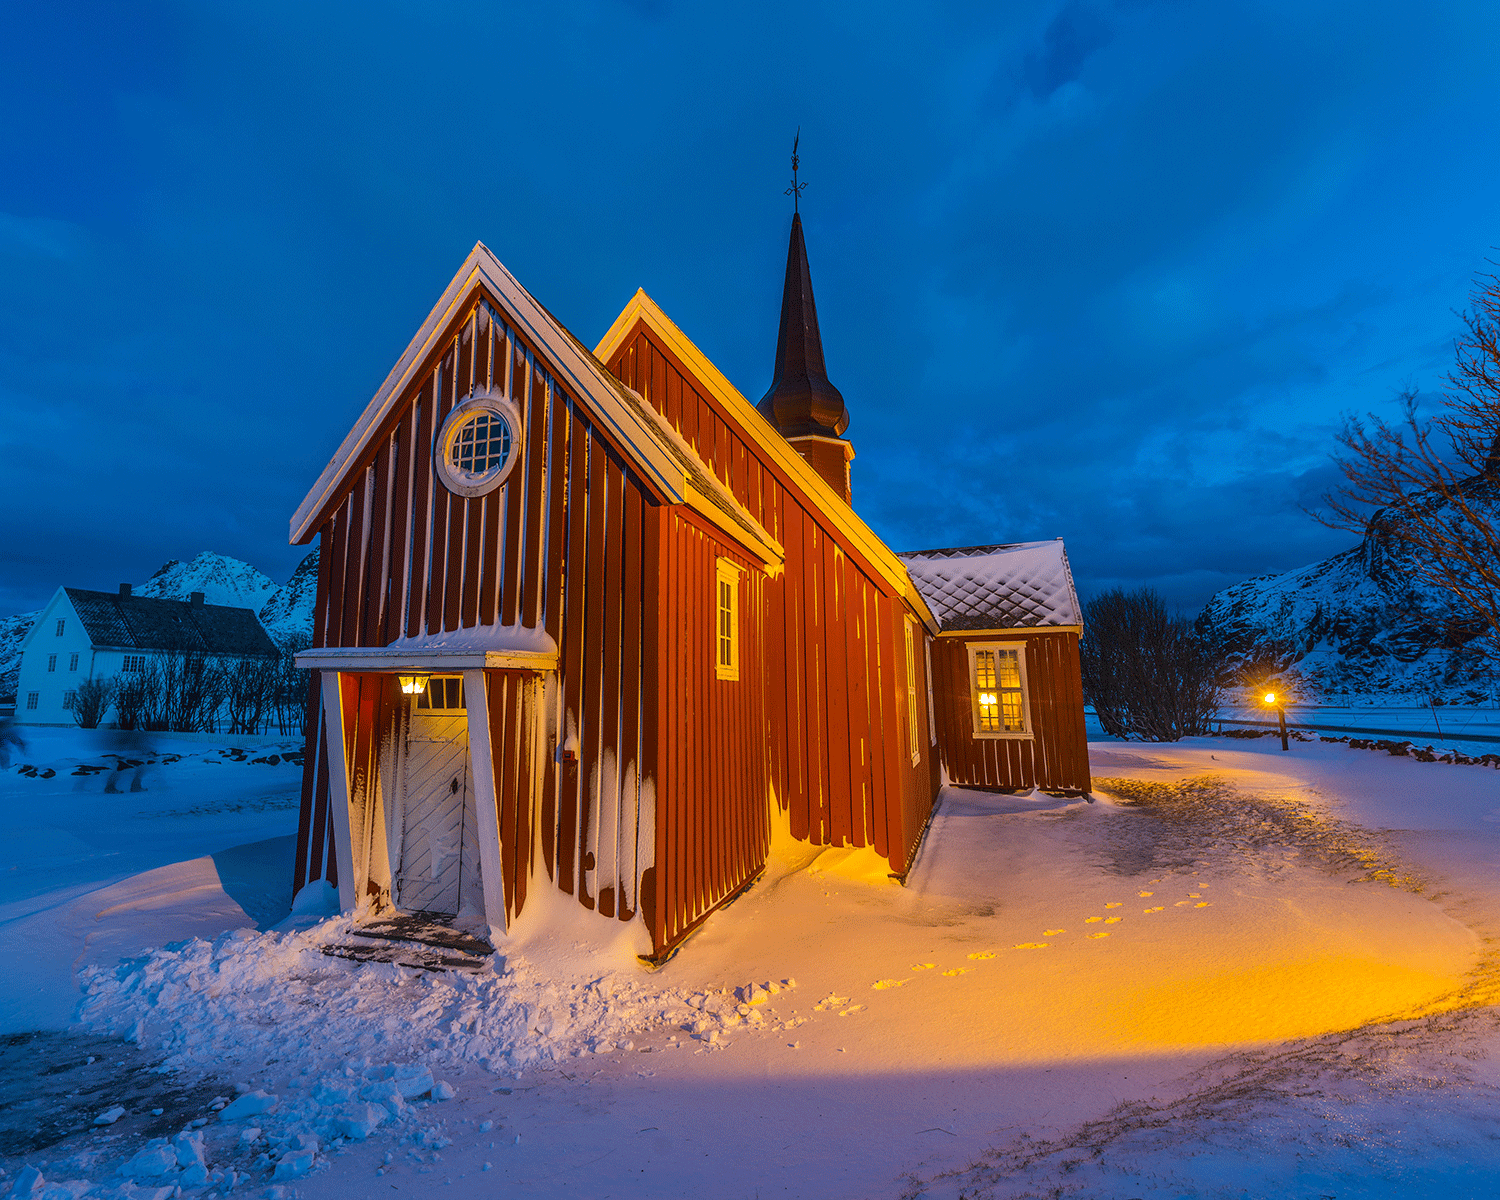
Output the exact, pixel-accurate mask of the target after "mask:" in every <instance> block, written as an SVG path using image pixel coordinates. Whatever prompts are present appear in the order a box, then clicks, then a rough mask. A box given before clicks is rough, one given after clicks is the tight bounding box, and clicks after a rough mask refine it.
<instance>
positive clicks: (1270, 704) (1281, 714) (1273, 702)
mask: <svg viewBox="0 0 1500 1200" xmlns="http://www.w3.org/2000/svg"><path fill="white" fill-rule="evenodd" d="M1265 703H1266V707H1267V708H1274V709H1275V710H1276V716H1277V717H1278V718H1279V719H1280V721H1281V748H1282V749H1283V750H1290V749H1291V747H1290V746H1289V745H1287V741H1286V709H1284V708H1283V707H1282V706H1281V703H1280V702H1279V701H1278V700H1277V699H1276V693H1275V692H1267V693H1266V694H1265Z"/></svg>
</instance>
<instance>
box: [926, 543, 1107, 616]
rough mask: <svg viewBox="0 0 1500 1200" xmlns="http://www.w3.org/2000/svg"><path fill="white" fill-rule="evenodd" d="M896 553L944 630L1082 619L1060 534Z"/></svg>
mask: <svg viewBox="0 0 1500 1200" xmlns="http://www.w3.org/2000/svg"><path fill="white" fill-rule="evenodd" d="M897 557H899V558H900V559H901V561H902V562H904V563H905V564H906V569H907V570H908V571H909V572H911V578H912V582H913V583H915V584H916V585H917V590H918V591H919V592H921V593H922V598H923V599H924V600H926V601H927V604H928V606H929V607H930V608H931V609H932V612H933V615H934V616H936V617H937V619H938V624H939V625H940V626H941V627H942V628H943V630H944V631H947V630H953V629H1027V628H1032V627H1037V626H1047V625H1081V624H1082V623H1083V618H1082V616H1081V609H1080V608H1079V604H1078V593H1077V591H1076V590H1075V589H1074V587H1073V571H1072V569H1071V568H1070V567H1069V566H1068V554H1067V551H1066V550H1064V549H1063V543H1062V539H1061V538H1058V539H1056V540H1055V541H1050V542H1013V543H1011V544H1009V545H999V546H955V547H953V548H951V549H947V550H913V551H910V552H908V553H906V554H901V555H898V556H897Z"/></svg>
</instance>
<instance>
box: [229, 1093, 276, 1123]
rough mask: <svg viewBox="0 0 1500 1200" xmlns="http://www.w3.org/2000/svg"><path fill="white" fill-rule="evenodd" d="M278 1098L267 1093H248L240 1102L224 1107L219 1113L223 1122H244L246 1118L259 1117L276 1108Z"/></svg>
mask: <svg viewBox="0 0 1500 1200" xmlns="http://www.w3.org/2000/svg"><path fill="white" fill-rule="evenodd" d="M277 1101H278V1097H276V1096H268V1095H267V1094H266V1093H265V1092H246V1093H245V1094H244V1095H243V1096H241V1097H240V1098H239V1099H238V1100H235V1101H233V1102H231V1103H229V1104H227V1105H225V1106H224V1108H223V1109H222V1110H220V1112H219V1120H221V1121H243V1120H244V1119H245V1118H246V1117H255V1116H259V1115H260V1114H261V1113H263V1112H270V1111H271V1110H272V1109H273V1108H275V1107H276V1104H277Z"/></svg>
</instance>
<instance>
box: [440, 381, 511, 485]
mask: <svg viewBox="0 0 1500 1200" xmlns="http://www.w3.org/2000/svg"><path fill="white" fill-rule="evenodd" d="M521 440H522V438H521V413H520V410H519V409H517V408H516V406H515V404H514V403H513V402H512V401H511V400H510V398H509V397H508V396H505V395H502V394H501V393H499V392H481V393H479V394H478V395H475V396H470V397H469V398H468V399H467V400H465V401H464V402H463V403H462V404H459V405H456V406H455V407H454V409H453V411H452V412H450V413H449V414H448V415H447V417H446V418H444V420H443V424H442V427H441V428H440V429H439V430H438V436H437V441H436V443H435V444H434V445H433V447H432V459H433V467H434V469H435V470H436V472H437V476H438V478H439V479H441V480H442V482H443V486H444V487H445V488H447V489H448V490H449V491H450V492H453V493H454V494H455V495H458V496H468V497H474V496H483V495H484V494H485V493H486V492H492V491H494V490H495V489H496V488H497V487H499V486H500V485H501V484H503V483H504V482H505V481H506V480H507V479H508V478H509V477H510V473H511V472H512V471H514V470H515V468H516V463H518V462H519V461H520V460H521Z"/></svg>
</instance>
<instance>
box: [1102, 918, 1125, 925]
mask: <svg viewBox="0 0 1500 1200" xmlns="http://www.w3.org/2000/svg"><path fill="white" fill-rule="evenodd" d="M1124 919H1125V918H1124V917H1106V918H1105V919H1104V923H1105V924H1106V925H1118V924H1119V923H1120V922H1121V921H1123V920H1124Z"/></svg>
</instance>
